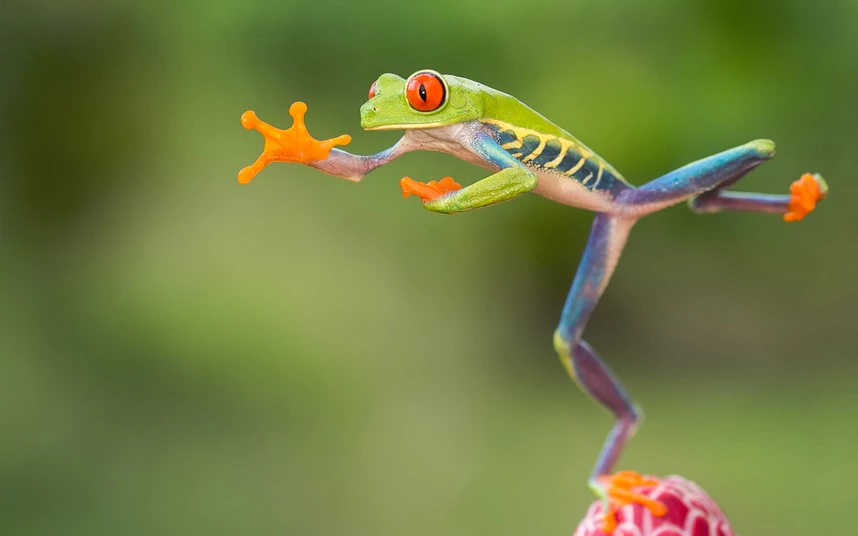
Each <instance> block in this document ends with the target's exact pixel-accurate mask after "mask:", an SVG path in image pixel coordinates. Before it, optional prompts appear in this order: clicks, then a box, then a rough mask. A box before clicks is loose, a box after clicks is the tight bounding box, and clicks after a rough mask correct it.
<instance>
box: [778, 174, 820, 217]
mask: <svg viewBox="0 0 858 536" xmlns="http://www.w3.org/2000/svg"><path fill="white" fill-rule="evenodd" d="M789 192H790V200H789V204H788V205H787V208H788V210H787V212H786V214H784V221H789V222H793V221H801V220H802V219H804V217H805V216H807V215H808V214H810V213H811V212H813V209H814V208H816V205H817V203H819V202H820V201H822V200H823V199H825V196H826V195H827V194H828V184H826V183H825V179H823V178H822V175H819V174H811V173H805V174H804V175H802V176H801V178H800V179H798V180H797V181H795V182H793V183H792V184H791V185H790V187H789Z"/></svg>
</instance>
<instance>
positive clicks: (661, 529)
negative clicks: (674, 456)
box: [574, 476, 733, 536]
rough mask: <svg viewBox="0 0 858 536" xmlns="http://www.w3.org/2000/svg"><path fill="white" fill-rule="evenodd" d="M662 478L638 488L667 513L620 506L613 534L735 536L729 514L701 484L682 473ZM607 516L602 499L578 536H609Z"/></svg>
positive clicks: (581, 527) (597, 502) (634, 505)
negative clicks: (662, 513)
mask: <svg viewBox="0 0 858 536" xmlns="http://www.w3.org/2000/svg"><path fill="white" fill-rule="evenodd" d="M647 478H651V477H647ZM658 482H659V483H658V485H656V486H649V487H641V488H638V489H635V490H634V491H635V492H636V493H640V494H642V495H645V496H647V497H649V498H651V499H655V500H657V501H660V502H661V503H663V504H664V505H665V506H667V514H666V515H665V516H663V517H656V516H654V515H653V514H652V513H651V512H650V511H649V510H648V509H647V508H646V507H645V506H643V505H641V504H627V505H625V506H623V507H621V508H620V509H618V510H617V513H616V521H617V528H616V529H615V530H614V531H613V532H612V533H610V536H733V529H732V528H731V527H730V522H729V521H727V517H726V516H725V515H724V513H723V512H722V511H721V509H720V508H718V505H717V504H715V501H714V500H712V498H711V497H709V495H707V494H706V492H705V491H703V490H702V489H700V487H698V486H697V484H695V483H694V482H691V481H689V480H686V479H684V478H682V477H679V476H669V477H667V478H663V479H659V480H658ZM604 519H605V516H604V515H603V510H602V501H600V500H597V501H596V502H594V503H593V504H592V505H591V506H590V509H589V510H588V511H587V515H586V516H585V517H584V519H583V520H582V521H581V523H580V524H579V525H578V528H577V529H576V530H575V535H574V536H606V534H607V533H605V532H603V530H602V527H603V521H604Z"/></svg>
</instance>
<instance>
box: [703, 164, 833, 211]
mask: <svg viewBox="0 0 858 536" xmlns="http://www.w3.org/2000/svg"><path fill="white" fill-rule="evenodd" d="M827 195H828V184H827V183H826V182H825V179H823V178H822V175H820V174H819V173H805V174H804V175H802V176H801V178H800V179H798V180H797V181H795V182H793V183H792V185H790V193H788V194H781V195H778V194H758V193H752V192H733V191H730V190H722V189H720V188H718V189H715V190H712V191H710V192H705V193H702V194H700V195H697V196H694V197H692V198H690V199H689V200H688V207H689V208H690V209H691V210H692V211H693V212H696V213H697V214H714V213H716V212H724V211H741V212H765V213H769V214H783V217H784V220H786V221H799V220H801V219H803V218H804V217H805V216H806V215H807V214H809V213H810V212H811V211H813V209H814V208H816V204H817V203H819V202H820V201H822V200H823V199H825V197H826V196H827Z"/></svg>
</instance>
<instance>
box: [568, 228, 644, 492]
mask: <svg viewBox="0 0 858 536" xmlns="http://www.w3.org/2000/svg"><path fill="white" fill-rule="evenodd" d="M632 225H634V220H622V219H617V218H612V217H610V216H608V215H605V214H597V215H596V218H595V219H594V221H593V228H592V230H591V231H590V238H589V240H588V242H587V247H586V249H585V251H584V256H583V257H582V259H581V264H580V265H579V266H578V272H577V273H576V274H575V279H574V281H573V282H572V289H571V290H570V291H569V296H568V298H567V299H566V304H565V306H564V307H563V315H562V317H561V320H560V325H559V326H558V327H557V331H556V332H555V333H554V346H555V349H556V350H557V353H558V355H559V357H560V360H561V362H562V363H563V365H564V366H565V367H566V371H567V372H568V373H569V375H570V376H571V377H572V378H573V379H574V380H575V381H576V382H577V383H578V384H579V385H580V386H581V388H582V389H583V390H584V391H586V392H587V394H589V395H590V396H592V397H593V398H594V399H596V400H597V401H598V402H599V403H600V404H602V405H603V406H605V407H606V408H607V409H608V410H609V411H610V412H611V414H612V415H613V416H614V418H615V419H616V424H615V426H614V429H613V430H612V431H611V433H610V434H609V435H608V439H607V440H606V442H605V445H604V447H603V448H602V452H601V454H600V455H599V459H598V461H597V462H596V466H595V467H594V469H593V474H592V478H593V479H595V478H597V477H599V476H602V475H606V474H607V473H609V472H610V471H611V469H612V468H613V466H614V463H615V462H616V460H617V458H618V457H619V455H620V452H621V451H622V448H623V445H624V444H625V442H626V440H627V439H628V438H629V436H630V435H631V433H632V432H633V430H634V426H635V424H636V423H637V421H638V417H639V412H638V410H637V409H636V407H635V405H634V404H633V403H632V401H631V399H630V398H629V396H628V395H627V394H626V392H625V389H624V388H623V386H622V384H621V383H620V381H619V380H618V379H617V378H616V376H615V375H614V374H613V372H611V370H610V369H609V368H608V366H607V365H605V363H604V362H602V360H601V359H600V358H599V356H598V355H597V354H596V352H595V351H593V349H592V348H591V347H590V346H589V345H588V344H587V343H586V342H584V341H583V340H582V339H581V334H582V332H583V331H584V326H585V325H586V323H587V320H588V319H589V317H590V314H591V313H592V312H593V309H594V308H595V307H596V303H597V302H598V301H599V298H600V297H601V296H602V293H603V292H604V290H605V288H606V287H607V285H608V281H609V280H610V278H611V274H612V273H613V271H614V268H615V267H616V265H617V261H618V260H619V257H620V252H621V251H622V249H623V246H624V245H625V243H626V239H627V238H628V234H629V230H630V229H631V227H632Z"/></svg>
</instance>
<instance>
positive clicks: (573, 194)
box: [530, 168, 616, 212]
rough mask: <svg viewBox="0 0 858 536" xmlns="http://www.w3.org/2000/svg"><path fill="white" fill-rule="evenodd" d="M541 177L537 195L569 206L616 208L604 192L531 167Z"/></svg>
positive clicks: (535, 190) (598, 209) (591, 208)
mask: <svg viewBox="0 0 858 536" xmlns="http://www.w3.org/2000/svg"><path fill="white" fill-rule="evenodd" d="M530 169H531V170H532V171H533V172H534V173H536V176H537V177H539V183H538V184H537V185H536V188H535V189H534V190H533V193H535V194H536V195H539V196H542V197H544V198H546V199H550V200H552V201H554V202H555V203H560V204H561V205H566V206H569V207H575V208H583V209H586V210H592V211H595V212H613V211H614V210H615V208H616V205H615V204H614V202H613V200H612V199H611V198H610V196H609V195H608V194H606V193H604V192H599V191H595V190H588V189H587V188H586V187H584V186H583V185H582V184H581V183H580V182H578V181H576V180H575V179H573V178H571V177H568V176H566V175H562V174H560V173H556V172H553V171H548V170H545V169H538V168H530Z"/></svg>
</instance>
